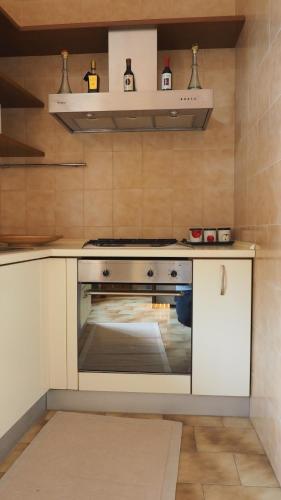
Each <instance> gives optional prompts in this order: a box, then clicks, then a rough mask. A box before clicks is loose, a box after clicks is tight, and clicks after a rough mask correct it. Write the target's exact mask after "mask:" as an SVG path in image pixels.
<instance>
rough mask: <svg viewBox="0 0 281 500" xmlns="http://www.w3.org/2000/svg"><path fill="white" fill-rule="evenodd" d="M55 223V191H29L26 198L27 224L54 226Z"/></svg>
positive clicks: (32, 225)
mask: <svg viewBox="0 0 281 500" xmlns="http://www.w3.org/2000/svg"><path fill="white" fill-rule="evenodd" d="M55 223H56V221H55V192H54V191H31V192H30V193H29V195H28V198H27V224H28V226H31V227H33V228H34V227H38V226H45V227H46V226H52V227H54V226H55Z"/></svg>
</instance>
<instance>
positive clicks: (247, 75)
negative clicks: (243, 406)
mask: <svg viewBox="0 0 281 500" xmlns="http://www.w3.org/2000/svg"><path fill="white" fill-rule="evenodd" d="M237 12H238V13H239V14H240V13H242V14H245V15H246V16H247V23H246V27H245V29H244V31H243V34H242V37H241V39H240V43H239V47H238V49H237V71H236V95H237V100H236V165H235V225H236V227H237V235H238V236H240V237H241V238H242V239H245V240H255V241H256V242H257V243H258V244H259V246H260V248H259V250H258V251H257V258H256V260H255V272H254V310H253V373H252V375H253V377H252V401H251V415H252V418H253V419H254V422H255V425H256V428H257V430H258V432H259V435H260V437H261V439H262V441H263V443H264V445H265V447H266V450H267V452H268V455H269V457H270V459H271V461H272V463H273V465H274V468H275V471H276V472H277V475H278V477H279V480H281V388H280V382H281V259H280V256H281V2H280V0H251V1H250V0H249V1H248V2H245V1H244V0H237Z"/></svg>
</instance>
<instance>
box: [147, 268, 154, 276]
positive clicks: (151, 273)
mask: <svg viewBox="0 0 281 500" xmlns="http://www.w3.org/2000/svg"><path fill="white" fill-rule="evenodd" d="M147 276H148V277H149V278H152V276H154V272H153V271H152V269H149V270H148V271H147Z"/></svg>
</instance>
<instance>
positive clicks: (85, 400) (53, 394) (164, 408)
mask: <svg viewBox="0 0 281 500" xmlns="http://www.w3.org/2000/svg"><path fill="white" fill-rule="evenodd" d="M47 408H48V410H66V411H71V410H72V411H101V412H104V411H108V412H114V411H116V412H134V413H162V414H163V413H165V414H176V413H179V414H186V415H222V416H234V417H248V416H249V398H248V397H224V396H219V397H214V396H192V395H186V396H182V395H178V394H143V393H122V392H118V393H116V392H93V391H70V390H50V391H49V392H48V394H47Z"/></svg>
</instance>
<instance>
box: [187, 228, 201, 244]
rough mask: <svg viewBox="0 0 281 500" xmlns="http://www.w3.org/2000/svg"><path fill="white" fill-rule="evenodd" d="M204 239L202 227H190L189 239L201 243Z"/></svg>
mask: <svg viewBox="0 0 281 500" xmlns="http://www.w3.org/2000/svg"><path fill="white" fill-rule="evenodd" d="M202 240H203V229H202V228H201V227H191V228H189V241H191V242H192V243H200V242H201V241H202Z"/></svg>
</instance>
